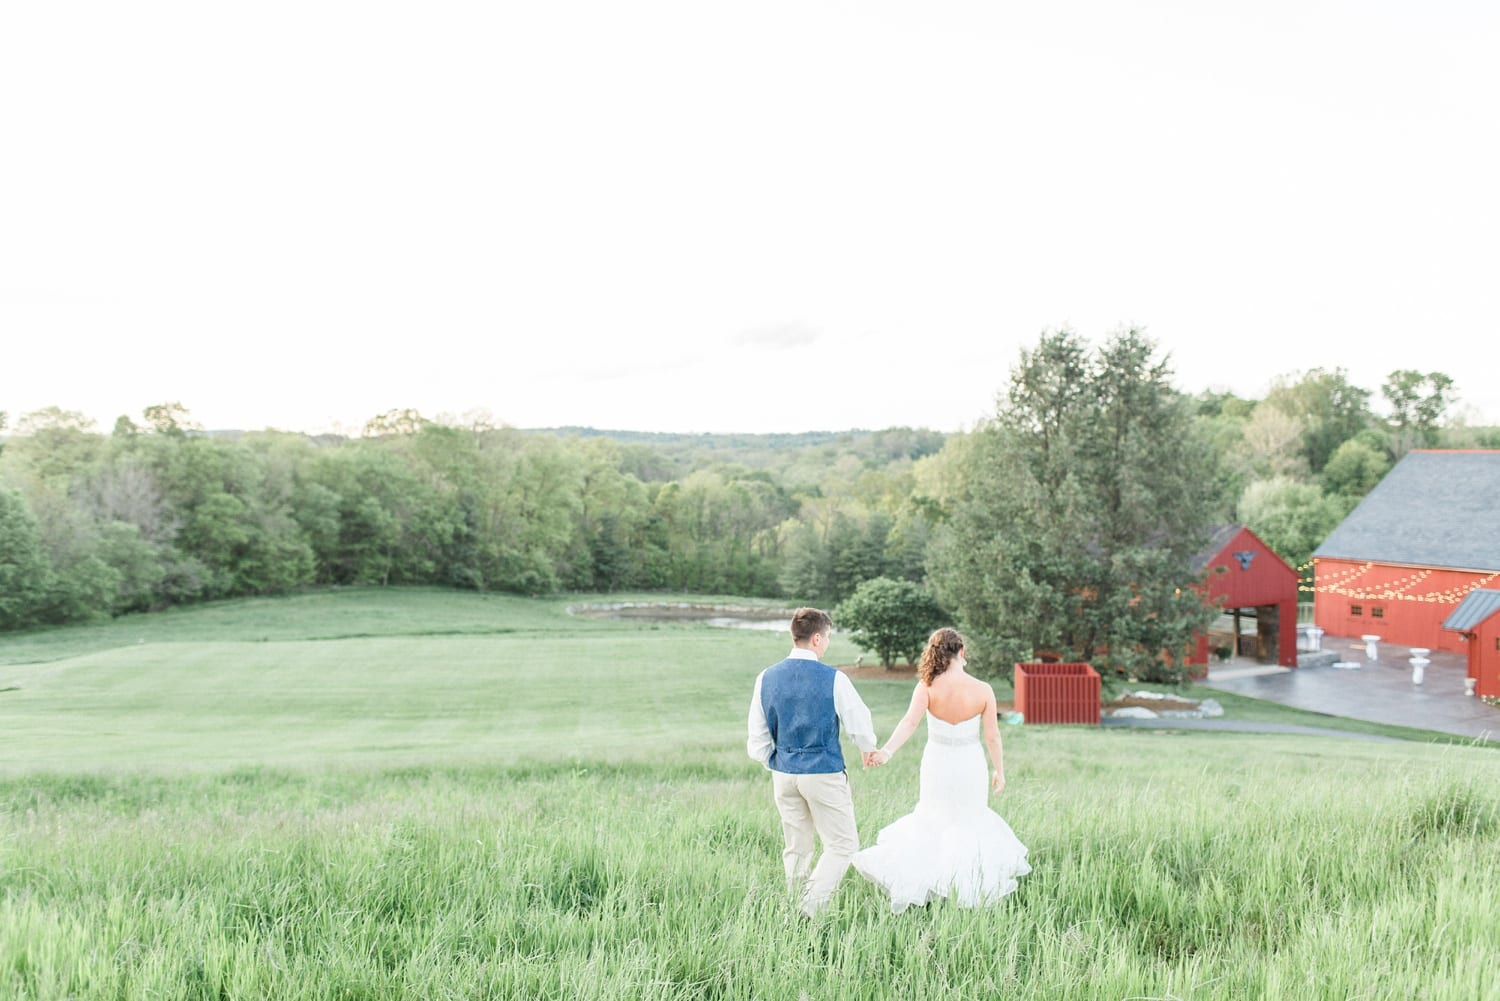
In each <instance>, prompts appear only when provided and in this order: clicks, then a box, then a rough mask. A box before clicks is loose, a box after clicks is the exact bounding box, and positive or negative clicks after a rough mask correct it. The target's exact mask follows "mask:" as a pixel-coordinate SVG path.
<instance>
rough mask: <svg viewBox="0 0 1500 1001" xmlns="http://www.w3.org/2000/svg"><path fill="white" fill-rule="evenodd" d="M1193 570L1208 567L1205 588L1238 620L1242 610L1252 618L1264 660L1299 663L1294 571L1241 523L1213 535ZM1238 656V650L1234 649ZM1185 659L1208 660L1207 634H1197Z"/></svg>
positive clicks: (1197, 661) (1196, 559)
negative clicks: (1194, 644)
mask: <svg viewBox="0 0 1500 1001" xmlns="http://www.w3.org/2000/svg"><path fill="white" fill-rule="evenodd" d="M1192 567H1193V572H1194V573H1202V572H1203V571H1204V570H1208V571H1209V574H1208V579H1207V581H1206V582H1205V583H1204V590H1205V593H1206V595H1207V597H1208V600H1209V601H1210V602H1221V607H1222V608H1223V609H1224V610H1225V611H1227V612H1233V613H1235V618H1236V619H1238V618H1239V615H1240V613H1241V611H1242V610H1243V609H1251V610H1252V611H1251V613H1250V614H1253V615H1254V616H1255V626H1256V630H1255V631H1256V635H1257V637H1258V640H1257V646H1258V648H1259V649H1260V650H1261V651H1262V652H1263V654H1264V657H1265V659H1268V660H1269V659H1271V658H1274V659H1275V661H1276V663H1277V664H1280V665H1282V666H1283V667H1296V666H1297V584H1298V580H1299V578H1298V576H1297V571H1295V570H1293V569H1292V568H1291V567H1290V566H1288V565H1287V562H1286V560H1283V559H1282V558H1281V557H1280V556H1277V555H1276V554H1275V553H1274V552H1272V551H1271V548H1270V547H1269V546H1267V545H1266V544H1265V543H1264V542H1262V541H1260V537H1259V536H1257V535H1256V534H1255V533H1254V532H1252V531H1250V529H1248V528H1246V527H1245V526H1243V525H1226V526H1225V527H1223V528H1221V529H1219V530H1218V531H1217V532H1215V533H1214V536H1213V538H1212V539H1211V540H1210V541H1209V544H1208V546H1207V547H1205V548H1204V550H1203V551H1202V552H1201V553H1199V554H1198V556H1197V557H1196V558H1194V560H1193V564H1192ZM1235 653H1236V654H1238V653H1239V651H1235ZM1189 663H1193V664H1207V663H1208V636H1207V635H1206V634H1205V635H1200V636H1199V637H1198V642H1197V644H1196V646H1195V649H1194V651H1193V656H1192V658H1191V659H1190V661H1189Z"/></svg>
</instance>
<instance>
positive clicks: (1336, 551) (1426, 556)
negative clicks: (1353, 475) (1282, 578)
mask: <svg viewBox="0 0 1500 1001" xmlns="http://www.w3.org/2000/svg"><path fill="white" fill-rule="evenodd" d="M1313 556H1315V557H1326V558H1329V559H1340V560H1372V561H1374V562H1376V563H1405V564H1409V565H1412V566H1422V567H1445V568H1448V569H1453V570H1483V571H1488V572H1495V571H1500V451H1490V452H1411V453H1409V454H1407V456H1406V458H1404V459H1402V460H1401V461H1400V462H1398V463H1396V465H1395V468H1393V469H1392V470H1391V471H1390V472H1389V473H1387V474H1386V475H1385V478H1384V479H1382V480H1381V481H1380V483H1379V484H1378V485H1376V487H1375V489H1374V490H1371V491H1370V493H1369V494H1368V495H1367V496H1366V497H1365V499H1364V500H1362V501H1360V502H1359V506H1358V507H1356V508H1355V509H1354V510H1353V511H1351V512H1350V513H1349V517H1347V518H1345V519H1344V520H1343V522H1342V523H1340V525H1339V527H1338V528H1335V529H1334V530H1333V532H1332V533H1331V534H1330V535H1329V536H1328V538H1327V539H1325V540H1324V541H1323V544H1322V545H1321V546H1319V547H1318V548H1317V550H1315V551H1314V552H1313Z"/></svg>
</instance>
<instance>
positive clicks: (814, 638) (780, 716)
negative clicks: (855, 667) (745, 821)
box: [745, 608, 877, 915]
mask: <svg viewBox="0 0 1500 1001" xmlns="http://www.w3.org/2000/svg"><path fill="white" fill-rule="evenodd" d="M832 632H833V620H832V619H830V618H829V617H828V613H827V612H823V611H819V610H818V609H816V608H799V609H797V611H796V613H795V614H794V615H793V616H792V652H791V653H790V654H788V655H787V658H786V659H785V660H783V661H782V662H781V663H779V664H772V665H771V666H770V667H768V668H766V669H765V670H764V671H762V672H761V673H760V675H759V676H757V677H756V679H755V690H754V692H753V694H752V695H751V696H750V720H749V726H750V737H749V739H748V740H746V741H745V749H746V751H748V752H749V754H750V757H752V758H754V759H755V760H756V761H759V762H760V763H761V764H763V765H765V766H766V767H767V768H768V769H770V771H771V789H772V791H773V793H774V794H775V797H776V809H777V810H778V811H779V812H780V813H781V829H782V833H783V834H784V835H785V836H786V849H785V850H784V851H783V852H782V861H783V862H784V863H785V864H786V879H787V886H788V887H789V888H790V889H792V890H793V891H796V890H797V888H798V885H799V884H800V883H801V882H802V880H803V879H804V878H806V881H807V882H806V886H805V887H804V888H803V892H802V910H803V912H804V913H806V914H808V915H813V914H816V913H817V912H818V911H819V910H820V909H821V908H822V907H823V905H825V904H827V903H828V901H829V898H831V897H832V896H833V891H834V889H835V888H836V887H837V886H838V885H839V880H840V879H842V878H843V876H844V872H845V871H846V870H847V869H848V868H849V863H850V861H851V860H852V859H853V858H854V853H855V852H857V851H859V832H858V831H857V830H856V829H855V826H854V802H853V800H852V799H850V797H849V773H848V772H847V771H846V770H845V769H844V755H843V751H842V750H841V749H840V748H839V724H840V723H842V724H843V726H844V729H845V730H847V731H848V733H849V736H850V737H851V738H853V740H854V743H855V744H857V745H859V749H860V750H861V751H862V752H863V756H864V763H865V765H866V767H868V766H870V765H872V764H875V763H876V753H877V752H876V750H875V724H874V722H873V721H872V720H871V719H870V710H869V709H867V708H865V704H864V702H863V700H861V699H860V697H859V693H857V692H856V691H855V690H854V684H853V683H852V682H851V681H850V680H849V676H848V675H846V674H844V673H843V672H842V671H836V670H834V669H833V668H831V667H829V666H828V665H827V664H824V663H823V662H822V658H823V655H824V654H825V653H826V652H827V651H828V638H829V635H830V634H831V633H832ZM814 832H816V833H817V836H818V837H819V838H821V839H822V841H823V855H822V857H821V858H819V859H818V864H817V866H816V867H813V865H812V857H813V834H814ZM809 869H811V874H810V875H809Z"/></svg>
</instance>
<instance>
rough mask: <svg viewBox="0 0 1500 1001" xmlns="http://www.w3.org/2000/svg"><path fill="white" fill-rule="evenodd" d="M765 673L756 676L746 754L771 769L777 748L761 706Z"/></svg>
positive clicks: (751, 698) (751, 695) (752, 693)
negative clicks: (762, 683)
mask: <svg viewBox="0 0 1500 1001" xmlns="http://www.w3.org/2000/svg"><path fill="white" fill-rule="evenodd" d="M763 677H765V672H764V671H762V672H761V673H760V674H758V675H756V676H755V690H754V691H753V692H751V693H750V719H749V721H748V729H749V736H748V737H747V738H746V739H745V753H746V754H748V755H750V759H751V760H752V761H759V762H760V763H761V764H762V765H764V766H765V767H766V768H770V767H771V751H772V749H773V748H774V747H775V746H776V745H775V743H774V742H773V741H772V740H771V728H770V727H769V726H768V725H766V711H765V709H764V708H763V707H762V706H761V704H760V679H761V678H763Z"/></svg>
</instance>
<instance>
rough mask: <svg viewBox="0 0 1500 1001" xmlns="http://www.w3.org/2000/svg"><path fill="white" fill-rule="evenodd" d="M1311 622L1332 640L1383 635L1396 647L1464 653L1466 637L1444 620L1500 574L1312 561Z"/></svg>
mask: <svg viewBox="0 0 1500 1001" xmlns="http://www.w3.org/2000/svg"><path fill="white" fill-rule="evenodd" d="M1313 575H1314V580H1313V584H1314V590H1315V591H1316V594H1315V595H1314V596H1313V618H1314V620H1315V621H1316V622H1317V624H1318V627H1319V628H1321V629H1322V630H1323V631H1324V632H1327V633H1329V634H1330V635H1333V636H1363V635H1365V634H1367V633H1369V634H1373V635H1376V636H1379V637H1380V638H1381V639H1382V640H1383V641H1384V642H1387V643H1395V644H1396V645H1397V646H1420V647H1427V648H1428V649H1430V650H1446V651H1448V652H1449V653H1465V652H1467V647H1466V646H1465V644H1464V640H1463V637H1462V636H1461V635H1459V634H1458V633H1456V632H1454V631H1452V630H1451V629H1444V628H1443V620H1444V619H1446V618H1448V616H1449V615H1451V614H1452V613H1453V610H1454V609H1455V608H1457V607H1458V603H1459V602H1461V601H1463V600H1464V597H1465V596H1466V595H1467V594H1468V593H1469V592H1470V591H1472V590H1474V589H1475V588H1476V587H1482V586H1484V585H1485V584H1487V583H1489V582H1490V581H1493V580H1494V579H1495V578H1496V577H1497V576H1500V574H1482V573H1474V572H1471V571H1466V570H1439V569H1435V568H1431V567H1410V566H1401V565H1397V564H1391V563H1370V562H1359V561H1353V560H1333V559H1320V560H1316V561H1314V568H1313Z"/></svg>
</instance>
